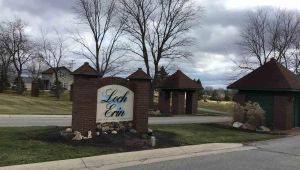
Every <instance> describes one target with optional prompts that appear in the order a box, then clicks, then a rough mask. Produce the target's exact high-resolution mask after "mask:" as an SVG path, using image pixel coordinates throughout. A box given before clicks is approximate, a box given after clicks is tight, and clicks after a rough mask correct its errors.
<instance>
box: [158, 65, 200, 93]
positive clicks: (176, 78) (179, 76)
mask: <svg viewBox="0 0 300 170" xmlns="http://www.w3.org/2000/svg"><path fill="white" fill-rule="evenodd" d="M159 88H161V89H182V90H189V89H194V90H196V89H203V87H202V85H200V84H198V83H196V82H195V81H193V80H192V79H191V78H189V77H188V76H187V75H185V74H184V73H183V72H182V71H181V70H177V71H176V73H174V74H172V75H171V76H169V77H167V78H166V79H165V80H164V81H163V82H162V83H161V84H160V85H159Z"/></svg>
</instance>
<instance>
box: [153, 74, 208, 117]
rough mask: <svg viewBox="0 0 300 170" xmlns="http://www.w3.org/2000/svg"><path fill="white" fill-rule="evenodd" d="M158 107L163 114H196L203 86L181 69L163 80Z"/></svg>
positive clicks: (160, 86)
mask: <svg viewBox="0 0 300 170" xmlns="http://www.w3.org/2000/svg"><path fill="white" fill-rule="evenodd" d="M158 89H159V102H158V108H159V110H160V112H161V113H163V114H173V115H178V114H196V113H197V108H198V91H199V90H202V89H203V87H202V86H201V85H199V84H197V83H196V82H195V81H193V80H192V79H190V78H189V77H188V76H186V75H185V74H184V73H182V72H181V71H180V70H178V71H177V72H176V73H174V74H173V75H171V76H169V77H167V78H166V79H165V80H163V81H162V82H161V84H160V85H159V87H158Z"/></svg>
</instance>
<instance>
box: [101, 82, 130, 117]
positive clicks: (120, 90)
mask: <svg viewBox="0 0 300 170" xmlns="http://www.w3.org/2000/svg"><path fill="white" fill-rule="evenodd" d="M133 100H134V93H133V91H131V90H130V89H128V88H126V87H124V86H120V85H108V86H104V87H101V88H100V89H98V92H97V119H96V122H97V123H105V122H122V121H132V120H133Z"/></svg>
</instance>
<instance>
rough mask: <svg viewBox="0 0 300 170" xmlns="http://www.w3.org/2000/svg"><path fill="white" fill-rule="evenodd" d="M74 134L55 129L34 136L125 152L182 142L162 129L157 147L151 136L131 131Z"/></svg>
mask: <svg viewBox="0 0 300 170" xmlns="http://www.w3.org/2000/svg"><path fill="white" fill-rule="evenodd" d="M73 136H74V135H72V134H67V135H66V134H63V135H62V134H61V132H59V131H53V132H48V133H43V134H39V135H37V136H35V137H33V138H34V139H35V140H41V141H43V142H48V143H63V144H67V145H72V146H92V147H108V148H114V149H116V150H118V151H123V152H129V151H139V150H146V149H155V148H167V147H176V146H180V143H179V142H178V141H176V135H175V134H173V133H168V132H161V131H156V132H155V135H154V136H155V137H156V146H155V147H152V146H151V142H150V141H151V140H150V138H151V136H149V135H145V134H144V135H140V134H133V133H130V132H123V133H119V134H115V135H114V134H102V135H100V136H97V137H94V138H92V139H86V140H82V141H73V140H72V138H73Z"/></svg>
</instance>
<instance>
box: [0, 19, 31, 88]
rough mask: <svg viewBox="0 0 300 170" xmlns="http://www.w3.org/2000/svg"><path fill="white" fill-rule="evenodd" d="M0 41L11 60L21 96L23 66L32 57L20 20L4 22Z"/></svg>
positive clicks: (29, 44)
mask: <svg viewBox="0 0 300 170" xmlns="http://www.w3.org/2000/svg"><path fill="white" fill-rule="evenodd" d="M1 39H2V41H3V46H4V47H5V49H6V51H7V52H8V55H10V57H11V59H12V63H13V65H14V68H15V71H16V72H17V86H16V87H17V92H18V93H19V94H22V93H23V92H24V90H25V88H24V87H22V86H23V85H22V73H23V71H24V66H25V64H26V63H27V62H28V61H29V60H30V57H31V55H32V49H33V47H32V42H30V40H29V38H28V36H27V35H26V34H25V24H24V23H23V21H22V20H20V19H15V20H14V21H8V22H5V28H4V31H3V33H2V36H1Z"/></svg>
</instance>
